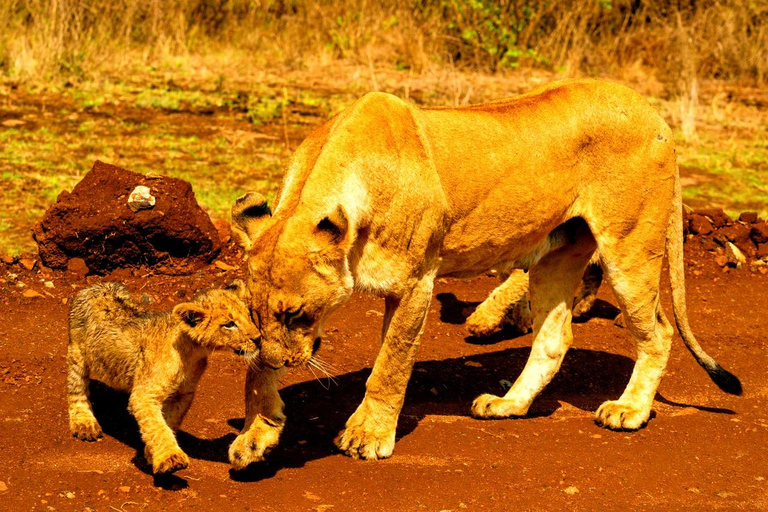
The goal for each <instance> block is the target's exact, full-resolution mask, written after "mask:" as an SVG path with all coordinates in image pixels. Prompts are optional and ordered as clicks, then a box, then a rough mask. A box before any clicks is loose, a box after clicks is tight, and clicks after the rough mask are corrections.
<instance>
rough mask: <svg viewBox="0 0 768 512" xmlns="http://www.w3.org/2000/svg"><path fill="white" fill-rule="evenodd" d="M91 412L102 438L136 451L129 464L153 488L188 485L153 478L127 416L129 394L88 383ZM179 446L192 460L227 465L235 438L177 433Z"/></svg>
mask: <svg viewBox="0 0 768 512" xmlns="http://www.w3.org/2000/svg"><path fill="white" fill-rule="evenodd" d="M90 393H91V402H92V404H93V412H94V415H95V416H96V419H97V420H98V421H99V424H100V425H101V428H102V430H103V431H104V434H105V435H108V436H110V437H113V438H115V439H117V440H118V441H120V442H121V443H123V444H125V445H126V446H130V447H131V448H133V449H134V450H136V454H135V455H134V456H133V458H132V459H131V462H133V464H134V465H135V466H136V467H137V468H138V469H139V470H140V471H142V472H143V473H145V474H147V475H150V476H152V477H153V479H154V484H155V485H156V486H158V487H162V488H163V489H167V490H180V489H184V488H186V487H187V485H188V484H187V481H186V480H185V479H184V478H182V477H181V476H179V475H176V474H170V475H153V474H152V467H151V466H150V465H149V464H148V463H147V461H146V460H145V459H144V442H143V441H142V440H141V434H140V432H139V426H138V424H137V423H136V419H135V418H134V417H133V416H132V415H131V414H130V413H129V412H128V394H127V393H124V392H121V391H116V390H114V389H112V388H110V387H109V386H106V385H104V384H103V383H101V382H99V381H97V380H92V381H91V382H90ZM176 439H177V440H178V442H179V446H180V447H181V449H182V450H184V452H185V453H186V454H187V455H189V457H190V458H192V459H201V460H208V461H213V462H225V463H228V462H229V461H228V459H227V450H228V449H229V445H230V444H231V443H232V441H234V439H235V434H234V433H228V434H226V435H224V436H221V437H218V438H216V439H201V438H199V437H196V436H194V435H192V434H190V433H188V432H185V431H183V430H179V432H178V433H177V434H176Z"/></svg>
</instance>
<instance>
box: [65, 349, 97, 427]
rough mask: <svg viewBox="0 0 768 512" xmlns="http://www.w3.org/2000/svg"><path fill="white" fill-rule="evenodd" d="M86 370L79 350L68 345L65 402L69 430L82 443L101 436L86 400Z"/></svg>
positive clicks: (89, 403) (87, 382)
mask: <svg viewBox="0 0 768 512" xmlns="http://www.w3.org/2000/svg"><path fill="white" fill-rule="evenodd" d="M89 382H90V380H89V379H88V368H87V367H86V364H85V361H84V359H83V356H82V354H81V353H80V350H79V349H78V348H77V347H76V346H74V345H73V344H71V343H70V345H69V347H68V348H67V402H68V403H69V430H70V431H71V432H72V435H73V436H74V437H77V438H78V439H82V440H83V441H96V439H98V438H99V437H101V436H102V431H101V426H100V425H99V422H98V421H96V417H95V416H94V415H93V409H92V407H91V401H90V400H89V399H88V384H89Z"/></svg>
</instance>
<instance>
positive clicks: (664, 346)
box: [595, 253, 674, 430]
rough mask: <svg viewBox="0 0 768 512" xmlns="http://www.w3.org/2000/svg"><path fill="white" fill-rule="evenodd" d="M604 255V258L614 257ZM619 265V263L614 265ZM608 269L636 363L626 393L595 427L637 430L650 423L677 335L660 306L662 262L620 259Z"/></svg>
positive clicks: (606, 407)
mask: <svg viewBox="0 0 768 512" xmlns="http://www.w3.org/2000/svg"><path fill="white" fill-rule="evenodd" d="M611 256H613V255H612V254H610V253H609V254H606V256H605V257H611ZM614 261H616V260H614ZM618 261H619V263H618V264H615V263H613V262H612V263H611V264H610V265H607V268H608V269H609V271H608V272H607V277H608V282H609V284H610V286H611V288H612V289H613V292H614V294H615V295H616V300H617V301H618V303H619V306H620V308H621V311H622V314H623V316H624V320H625V323H626V325H627V328H628V329H629V331H630V333H631V335H632V338H634V340H635V344H636V353H637V361H636V362H635V368H634V370H633V371H632V376H631V377H630V379H629V383H628V384H627V387H626V389H625V390H624V393H622V395H621V397H619V399H618V400H609V401H607V402H605V403H603V404H602V405H601V406H600V408H598V410H597V413H596V415H595V421H596V422H597V423H598V424H599V425H601V426H603V427H606V428H610V429H614V430H637V429H638V428H640V427H642V426H643V425H644V424H645V423H646V422H647V421H648V418H649V417H650V414H651V408H652V406H653V398H654V396H655V395H656V389H657V388H658V386H659V383H660V382H661V377H662V376H663V374H664V370H665V368H666V366H667V360H668V359H669V351H670V347H671V345H672V335H673V333H674V329H673V327H672V325H671V324H670V322H669V321H668V320H667V318H666V316H664V311H663V310H662V309H661V305H660V304H659V280H660V277H661V258H658V259H657V260H655V261H648V260H647V259H645V260H644V261H638V262H637V264H636V265H635V264H633V263H632V261H631V259H630V258H623V259H618Z"/></svg>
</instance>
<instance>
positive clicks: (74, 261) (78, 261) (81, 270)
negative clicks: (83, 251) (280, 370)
mask: <svg viewBox="0 0 768 512" xmlns="http://www.w3.org/2000/svg"><path fill="white" fill-rule="evenodd" d="M67 270H68V271H69V272H72V273H73V274H75V275H77V276H78V277H81V278H82V277H85V276H87V275H88V272H89V270H88V265H86V264H85V260H84V259H83V258H70V260H69V261H67Z"/></svg>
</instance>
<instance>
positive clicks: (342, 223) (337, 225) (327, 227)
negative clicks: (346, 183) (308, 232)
mask: <svg viewBox="0 0 768 512" xmlns="http://www.w3.org/2000/svg"><path fill="white" fill-rule="evenodd" d="M316 231H317V232H318V233H319V234H320V235H321V236H325V237H327V238H328V239H329V240H330V241H331V242H333V243H335V244H338V243H339V242H341V241H343V240H344V239H345V238H346V237H347V232H348V231H349V219H348V218H347V212H346V211H344V207H343V206H341V205H339V206H337V207H336V209H335V210H333V211H332V212H331V213H329V214H328V215H326V216H325V217H323V218H322V219H321V220H320V222H318V223H317V228H316Z"/></svg>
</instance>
